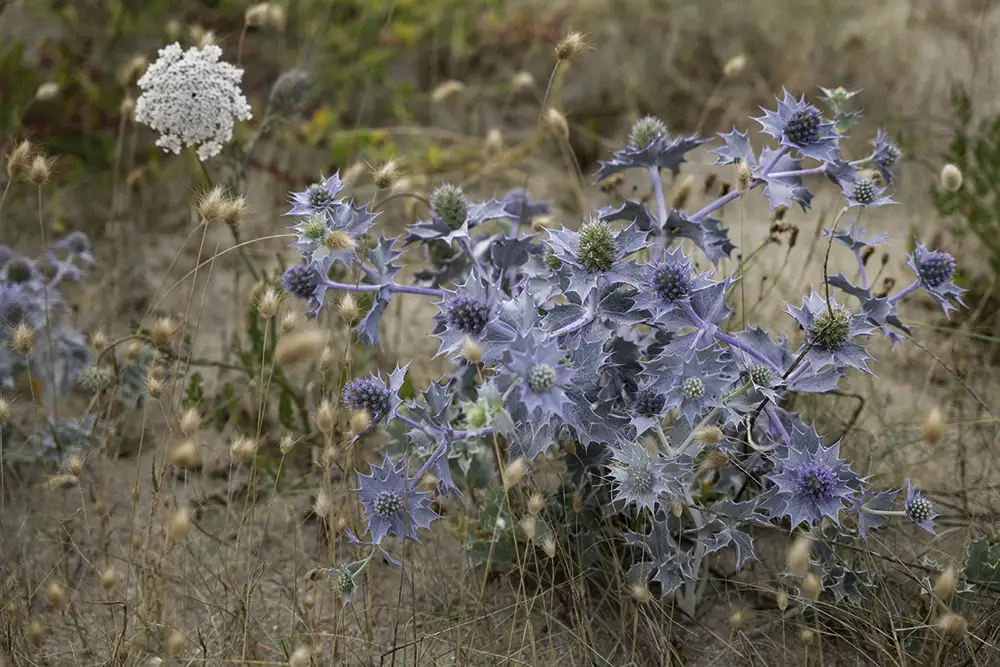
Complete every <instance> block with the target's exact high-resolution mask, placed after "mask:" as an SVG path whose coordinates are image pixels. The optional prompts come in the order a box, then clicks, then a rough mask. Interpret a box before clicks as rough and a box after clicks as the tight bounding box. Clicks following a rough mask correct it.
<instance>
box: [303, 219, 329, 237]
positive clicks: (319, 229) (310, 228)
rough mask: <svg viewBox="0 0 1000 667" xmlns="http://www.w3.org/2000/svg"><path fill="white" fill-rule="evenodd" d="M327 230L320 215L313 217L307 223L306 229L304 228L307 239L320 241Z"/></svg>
mask: <svg viewBox="0 0 1000 667" xmlns="http://www.w3.org/2000/svg"><path fill="white" fill-rule="evenodd" d="M325 231H326V228H325V227H324V226H323V221H322V220H321V219H320V217H319V216H317V217H315V218H312V219H311V220H310V221H309V222H307V223H306V227H305V230H303V234H305V237H306V238H307V239H312V240H314V241H318V240H319V239H321V238H323V232H325Z"/></svg>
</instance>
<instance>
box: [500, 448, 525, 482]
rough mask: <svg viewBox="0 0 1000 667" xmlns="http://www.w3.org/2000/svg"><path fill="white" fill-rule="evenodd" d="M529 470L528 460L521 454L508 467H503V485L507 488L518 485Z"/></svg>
mask: <svg viewBox="0 0 1000 667" xmlns="http://www.w3.org/2000/svg"><path fill="white" fill-rule="evenodd" d="M527 472H528V462H527V461H526V460H525V458H524V457H523V456H519V457H518V458H516V459H514V460H513V461H511V462H510V463H508V464H507V467H506V468H504V469H503V474H502V476H501V477H502V479H503V485H504V487H506V488H508V489H509V488H511V487H512V486H516V485H517V484H519V483H520V482H521V480H523V479H524V475H525V474H526V473H527Z"/></svg>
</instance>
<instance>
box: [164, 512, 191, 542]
mask: <svg viewBox="0 0 1000 667" xmlns="http://www.w3.org/2000/svg"><path fill="white" fill-rule="evenodd" d="M190 532H191V510H189V509H188V508H187V505H181V506H180V507H178V508H176V509H175V510H174V511H173V512H171V514H170V516H169V517H167V536H168V537H169V538H170V539H171V540H173V541H174V542H183V541H184V540H186V539H187V536H188V534H189V533H190Z"/></svg>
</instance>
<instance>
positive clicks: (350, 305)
mask: <svg viewBox="0 0 1000 667" xmlns="http://www.w3.org/2000/svg"><path fill="white" fill-rule="evenodd" d="M337 313H338V314H339V315H340V318H341V319H342V320H343V321H344V323H346V324H354V323H355V322H357V321H358V318H359V317H361V309H360V308H359V307H358V300H357V299H355V298H354V295H352V294H351V293H347V294H345V295H344V296H343V297H341V299H340V302H339V303H338V304H337Z"/></svg>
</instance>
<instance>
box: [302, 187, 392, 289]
mask: <svg viewBox="0 0 1000 667" xmlns="http://www.w3.org/2000/svg"><path fill="white" fill-rule="evenodd" d="M376 216H378V213H373V212H372V211H369V210H368V207H367V206H362V207H360V208H359V207H357V206H355V205H354V203H353V201H352V202H338V203H335V204H332V205H330V206H328V207H327V208H326V209H324V210H323V211H320V212H318V213H315V214H313V215H312V216H310V217H309V218H307V219H306V220H304V221H303V222H300V223H299V224H297V225H294V226H293V227H292V229H293V230H295V232H296V236H297V238H296V240H295V243H293V244H292V245H294V246H295V248H296V249H297V250H298V251H299V252H300V253H302V257H303V258H304V259H305V260H306V261H307V262H308V261H312V262H315V263H316V265H317V267H318V268H319V271H320V273H321V274H322V275H323V276H326V275H328V274H329V272H330V268H331V267H333V265H334V264H338V263H339V264H343V265H344V266H348V267H349V266H351V265H352V264H354V263H356V262H357V261H358V254H357V249H358V247H359V246H360V245H361V243H362V240H361V239H362V237H363V236H364V235H365V234H367V233H368V230H369V229H371V226H372V222H373V221H374V220H375V218H376Z"/></svg>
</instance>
